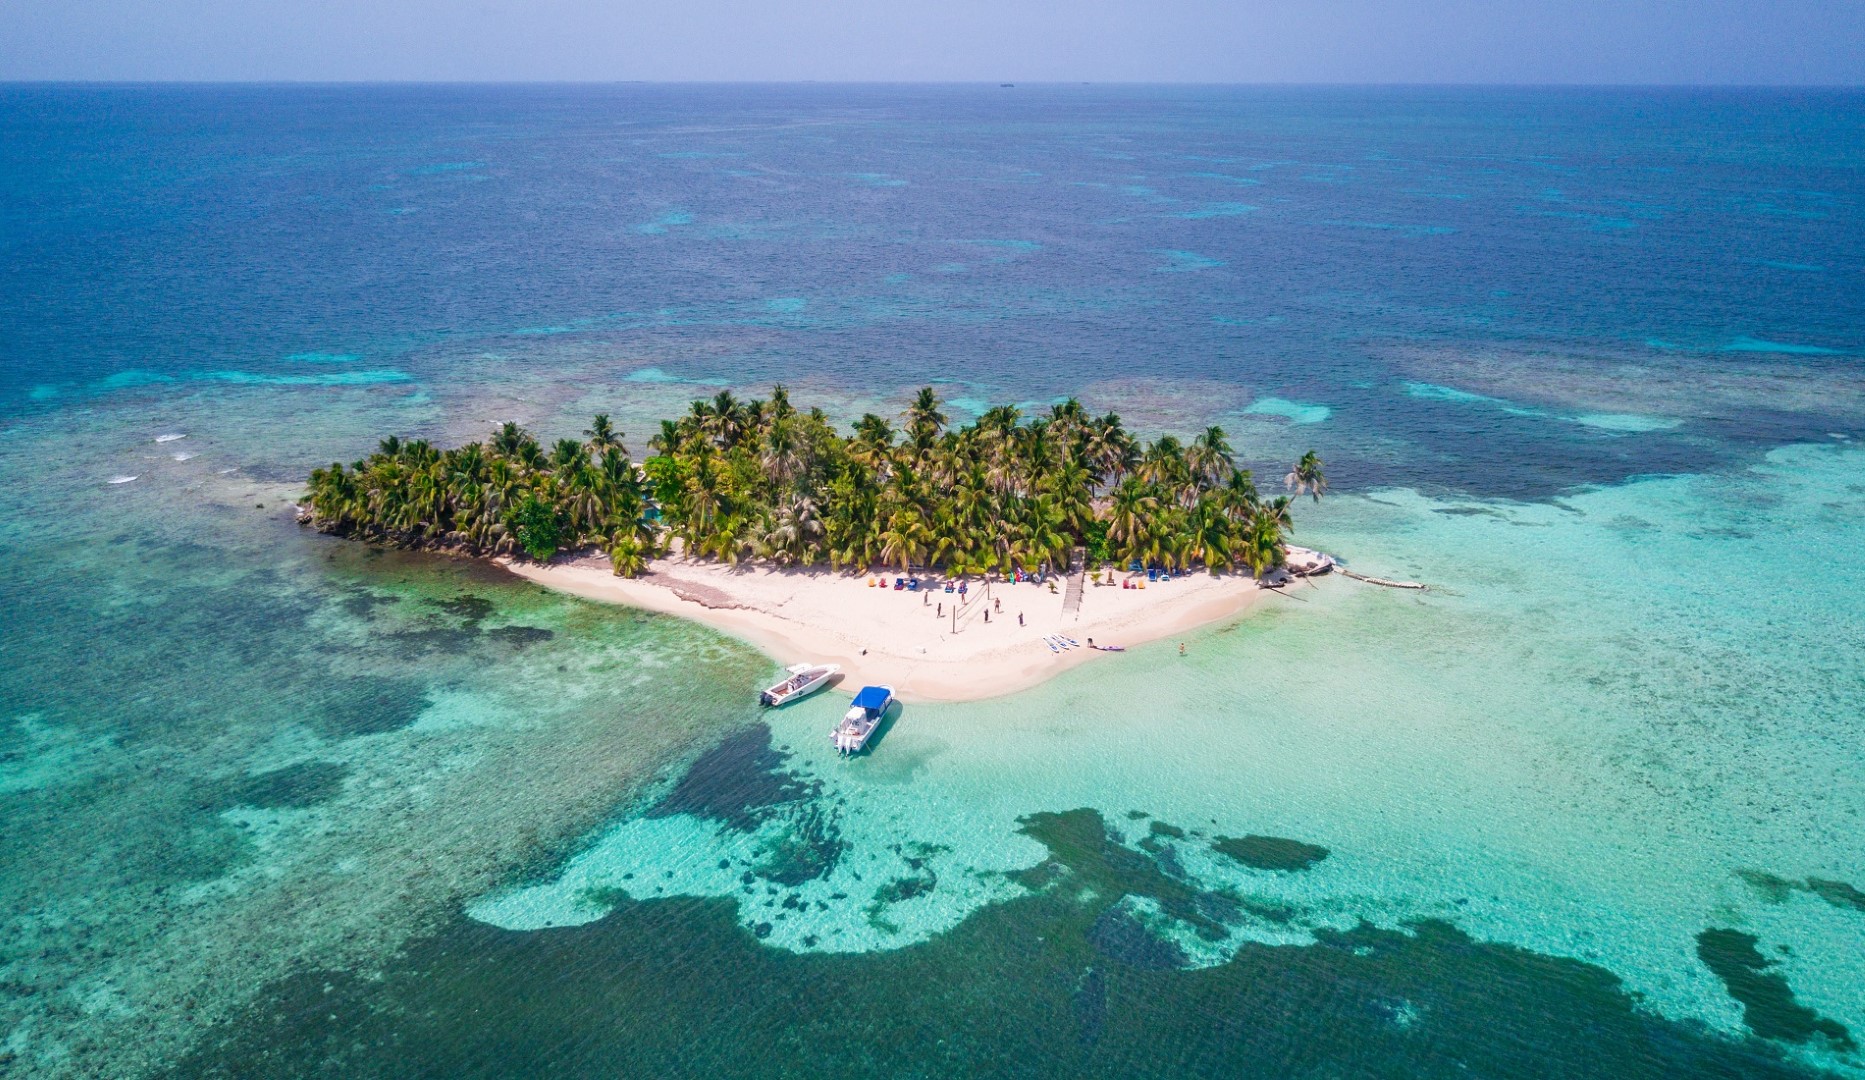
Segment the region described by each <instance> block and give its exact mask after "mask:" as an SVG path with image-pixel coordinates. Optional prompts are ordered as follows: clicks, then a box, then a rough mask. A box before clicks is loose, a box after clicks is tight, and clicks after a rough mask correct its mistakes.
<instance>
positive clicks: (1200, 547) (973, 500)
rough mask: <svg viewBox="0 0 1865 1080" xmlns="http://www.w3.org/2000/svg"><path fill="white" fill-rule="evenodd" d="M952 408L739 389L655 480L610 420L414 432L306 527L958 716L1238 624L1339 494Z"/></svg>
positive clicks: (382, 452) (1066, 420)
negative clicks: (1135, 650) (639, 611)
mask: <svg viewBox="0 0 1865 1080" xmlns="http://www.w3.org/2000/svg"><path fill="white" fill-rule="evenodd" d="M942 410H943V403H942V402H941V401H940V399H939V397H938V395H937V394H936V393H935V392H934V391H933V389H932V388H930V387H926V388H922V389H921V390H920V391H919V392H918V394H917V395H916V396H915V398H914V400H913V402H912V404H911V405H910V406H909V407H908V409H907V410H906V412H905V413H904V414H902V415H901V416H900V417H899V425H900V426H899V427H898V428H896V427H895V426H894V424H893V423H890V422H889V421H888V420H886V419H884V418H882V417H879V416H876V415H874V414H872V413H870V414H868V415H865V416H863V417H862V418H861V419H860V420H858V421H857V422H856V423H855V424H854V427H853V430H852V432H851V433H850V434H847V435H844V434H842V433H840V432H838V431H837V430H836V429H835V426H834V425H833V424H832V423H831V422H830V420H829V419H828V417H827V416H826V415H825V414H824V413H823V412H822V410H820V409H815V408H812V409H809V410H808V411H803V410H800V409H798V408H796V407H795V406H793V405H792V404H791V402H790V398H789V394H788V392H787V391H786V390H785V388H784V387H782V386H777V387H774V388H773V389H772V391H771V395H770V397H769V398H768V399H751V400H741V399H739V398H738V397H737V396H736V395H734V394H732V393H731V392H729V391H727V392H722V393H720V394H718V395H717V396H716V397H713V398H711V399H709V400H700V401H695V402H693V403H692V406H691V408H690V409H689V410H688V412H687V413H686V414H684V415H682V416H681V417H679V418H678V419H675V420H663V421H661V422H660V430H659V431H658V432H656V433H655V434H654V435H653V436H652V437H651V438H650V439H649V440H648V446H649V450H650V454H649V456H647V457H646V458H645V459H644V460H642V461H640V462H638V463H637V462H635V461H634V460H633V459H632V458H631V457H630V455H629V453H628V449H627V447H626V445H625V444H624V442H623V439H624V433H623V432H621V431H618V430H616V429H615V427H614V425H613V423H612V422H611V420H610V418H609V417H608V416H606V415H600V416H597V417H596V418H595V419H594V420H593V422H592V423H591V424H590V426H589V428H588V429H587V430H585V431H584V432H583V438H582V439H580V440H579V439H560V440H558V441H557V442H556V443H555V444H553V445H552V446H550V447H549V448H548V449H547V448H545V447H544V446H543V445H542V444H541V443H540V442H539V441H538V440H537V439H536V438H535V437H534V436H532V435H531V434H530V433H529V432H527V431H525V430H524V429H523V428H522V427H520V426H519V425H517V424H516V423H509V422H508V423H506V424H503V425H502V426H500V427H499V428H498V429H497V430H496V431H495V432H494V433H493V435H492V437H491V439H490V440H488V441H486V442H483V443H481V442H472V443H468V444H466V445H465V446H461V447H458V448H455V449H449V450H441V449H437V448H435V447H434V446H432V445H431V444H429V443H428V442H426V441H424V440H420V439H407V440H404V439H400V438H397V437H393V436H391V437H389V438H386V439H384V440H382V442H381V444H380V445H379V447H378V448H377V450H376V452H375V453H373V454H371V455H369V456H368V457H367V458H365V459H363V460H361V461H358V462H356V463H354V464H353V465H351V466H349V467H347V468H346V467H345V466H343V465H342V464H332V465H331V466H329V467H328V468H322V469H317V470H315V471H313V472H312V473H311V477H310V482H309V487H308V491H307V493H306V495H305V498H304V501H303V510H302V512H301V515H300V520H301V521H303V522H304V523H305V524H307V525H311V526H315V527H316V528H318V529H320V530H323V531H325V532H328V533H332V534H335V535H339V536H345V537H352V538H355V539H359V540H365V541H369V542H374V543H382V544H390V545H395V546H401V547H417V548H438V549H445V550H452V551H458V552H462V553H466V554H470V555H476V556H484V557H491V558H496V559H498V560H500V561H501V562H502V563H504V564H505V565H506V566H508V568H509V569H511V570H512V571H513V572H514V573H517V574H520V575H522V576H524V577H526V578H528V579H530V580H533V581H536V582H539V583H540V584H543V585H545V586H548V587H551V588H554V589H559V590H562V591H566V592H570V593H575V594H577V595H580V596H584V597H589V598H592V599H598V600H608V601H614V602H620V603H624V604H629V605H632V606H635V607H640V608H646V609H649V610H653V611H659V612H665V613H668V614H673V615H679V616H682V617H686V618H691V619H694V620H696V621H699V622H703V623H706V624H708V625H711V626H714V627H716V628H718V629H720V630H723V631H725V632H727V633H730V634H733V635H735V636H738V637H741V638H743V639H745V640H747V641H750V642H751V643H752V644H755V645H757V646H759V647H760V648H762V649H764V650H765V651H767V652H769V653H771V654H772V655H773V656H775V657H777V658H779V659H781V660H782V661H783V662H785V663H789V662H793V661H797V660H812V661H825V662H831V663H839V664H841V665H842V667H843V670H844V671H847V672H851V673H858V677H859V679H861V680H863V681H867V682H889V683H891V684H892V685H893V686H894V687H895V688H896V689H897V690H898V691H899V693H900V694H901V696H902V697H904V698H906V699H908V700H921V701H927V700H935V701H958V700H973V699H979V698H986V697H994V696H998V695H1001V694H1005V693H1010V692H1012V691H1015V690H1018V689H1021V688H1023V687H1026V686H1030V685H1034V684H1036V683H1038V682H1041V681H1043V680H1044V679H1047V678H1049V677H1051V676H1053V675H1054V674H1055V673H1057V672H1058V671H1061V670H1063V669H1065V668H1067V667H1069V666H1072V665H1074V664H1077V663H1080V662H1081V661H1083V660H1085V659H1087V658H1089V657H1092V656H1099V655H1105V654H1107V653H1109V652H1115V651H1119V650H1121V649H1122V648H1124V647H1126V646H1130V645H1138V644H1141V643H1144V642H1147V641H1154V640H1159V639H1161V638H1168V637H1171V636H1174V635H1178V634H1182V633H1183V632H1185V631H1187V630H1190V629H1192V628H1193V627H1196V626H1200V625H1204V624H1207V623H1210V622H1213V621H1217V620H1220V619H1224V618H1227V617H1230V616H1233V615H1235V614H1237V613H1238V612H1241V611H1242V610H1244V609H1245V608H1246V607H1248V606H1249V605H1250V604H1252V603H1254V602H1256V601H1257V600H1258V599H1259V598H1261V597H1263V596H1265V595H1269V593H1268V592H1267V591H1266V590H1265V589H1264V588H1263V585H1264V584H1266V583H1270V582H1271V581H1272V580H1281V579H1282V577H1283V575H1285V574H1286V573H1287V568H1288V563H1289V558H1290V551H1291V549H1290V548H1289V546H1288V544H1287V543H1286V540H1285V537H1286V536H1287V535H1289V534H1290V533H1291V532H1292V530H1293V523H1292V519H1291V513H1290V511H1291V503H1292V498H1293V497H1294V496H1299V495H1301V494H1307V495H1309V496H1311V497H1312V498H1315V499H1319V498H1320V497H1321V495H1322V493H1323V492H1324V491H1326V489H1327V479H1326V476H1325V474H1324V472H1323V467H1322V463H1321V460H1320V458H1319V457H1318V456H1317V455H1316V454H1315V453H1314V452H1313V451H1310V452H1309V453H1307V454H1305V455H1304V456H1303V457H1302V458H1301V460H1300V461H1298V462H1296V463H1295V465H1294V466H1293V467H1292V468H1291V469H1290V470H1289V471H1288V473H1287V475H1286V476H1284V477H1283V483H1284V485H1285V487H1286V488H1287V489H1288V490H1289V492H1290V493H1291V494H1284V495H1277V496H1274V497H1266V496H1264V495H1262V494H1261V493H1259V491H1258V489H1257V487H1256V483H1255V480H1254V477H1253V475H1252V473H1251V471H1250V470H1249V469H1246V468H1242V467H1240V466H1239V465H1238V464H1237V463H1236V461H1235V459H1234V455H1233V452H1232V450H1231V447H1230V444H1229V443H1228V441H1227V439H1226V436H1225V433H1224V431H1223V429H1222V428H1219V427H1209V428H1206V429H1205V430H1204V431H1203V432H1202V433H1200V434H1198V435H1197V436H1196V437H1195V438H1193V439H1192V440H1191V441H1190V442H1189V443H1185V442H1182V441H1180V440H1179V439H1178V438H1176V437H1175V436H1172V435H1169V434H1165V435H1160V436H1159V437H1158V438H1156V439H1153V440H1151V441H1150V442H1148V441H1142V440H1139V439H1136V438H1134V437H1133V436H1132V435H1130V434H1129V433H1128V432H1127V431H1126V430H1125V429H1124V428H1123V427H1122V425H1121V422H1120V418H1119V416H1117V415H1115V414H1113V413H1108V414H1106V415H1104V416H1094V415H1092V414H1090V413H1089V412H1088V411H1087V410H1085V409H1084V408H1083V407H1082V406H1081V404H1080V403H1079V402H1077V401H1074V400H1072V399H1071V400H1069V401H1066V402H1064V403H1062V404H1058V405H1054V406H1052V407H1051V408H1050V409H1049V411H1048V413H1047V414H1046V415H1039V416H1035V417H1030V418H1026V417H1025V416H1024V415H1023V412H1022V411H1021V410H1020V409H1018V408H1017V407H1016V406H1012V405H1003V406H998V407H996V408H993V409H990V410H989V411H987V412H985V413H984V414H982V415H981V416H979V417H978V419H977V420H976V421H975V422H973V423H971V424H967V425H963V426H953V425H951V424H950V422H949V419H948V417H947V416H946V414H945V413H944V412H943V411H942ZM1296 550H1298V551H1299V550H1300V549H1296ZM1303 555H1305V556H1312V553H1307V552H1303ZM1326 565H1327V564H1326V562H1325V560H1316V561H1313V562H1302V561H1300V560H1298V561H1297V563H1296V566H1295V567H1294V569H1295V570H1296V572H1297V573H1300V572H1302V571H1304V570H1309V569H1323V568H1325V566H1326Z"/></svg>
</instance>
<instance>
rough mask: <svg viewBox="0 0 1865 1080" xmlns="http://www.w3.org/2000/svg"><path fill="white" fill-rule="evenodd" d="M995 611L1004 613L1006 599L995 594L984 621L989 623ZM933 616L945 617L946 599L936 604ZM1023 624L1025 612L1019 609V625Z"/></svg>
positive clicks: (985, 612) (1000, 613) (985, 610)
mask: <svg viewBox="0 0 1865 1080" xmlns="http://www.w3.org/2000/svg"><path fill="white" fill-rule="evenodd" d="M993 611H995V612H996V613H997V614H999V615H1002V614H1003V613H1004V601H1003V599H1002V598H1001V597H996V596H993V597H992V598H991V606H990V607H988V608H985V609H984V621H985V622H987V623H988V622H990V621H991V613H992V612H993ZM933 617H934V618H939V619H943V618H945V601H943V600H941V601H940V602H939V603H938V605H937V606H936V609H935V610H934V612H933ZM1023 624H1024V623H1023V612H1021V611H1019V612H1017V625H1018V626H1022V625H1023Z"/></svg>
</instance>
